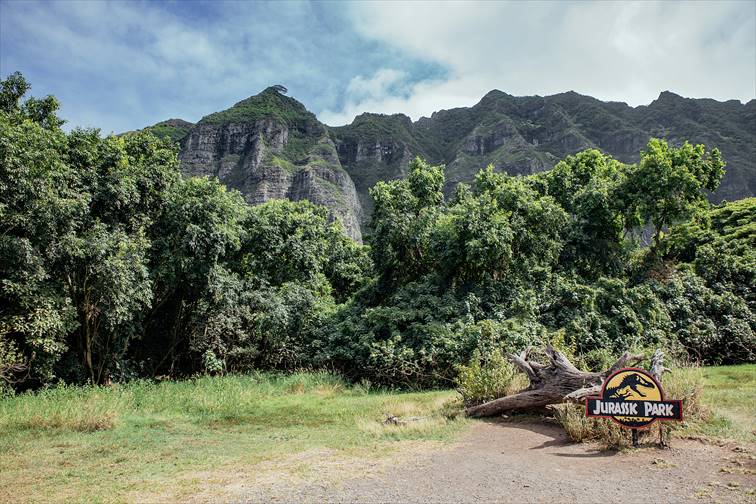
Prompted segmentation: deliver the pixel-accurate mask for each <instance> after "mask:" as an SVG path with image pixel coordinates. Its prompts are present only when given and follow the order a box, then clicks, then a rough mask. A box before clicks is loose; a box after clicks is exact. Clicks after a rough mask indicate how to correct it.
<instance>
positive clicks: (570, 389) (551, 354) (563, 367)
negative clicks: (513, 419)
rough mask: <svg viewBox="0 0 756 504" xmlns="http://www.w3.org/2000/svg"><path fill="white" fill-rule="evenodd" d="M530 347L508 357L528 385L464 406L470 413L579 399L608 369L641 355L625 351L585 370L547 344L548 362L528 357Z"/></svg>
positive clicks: (493, 412) (597, 385) (596, 389)
mask: <svg viewBox="0 0 756 504" xmlns="http://www.w3.org/2000/svg"><path fill="white" fill-rule="evenodd" d="M530 351H531V349H530V348H529V349H527V350H525V351H524V352H522V353H521V354H520V355H515V354H510V355H509V360H510V361H512V363H513V364H514V365H516V366H517V367H518V368H519V369H520V370H521V371H522V372H523V373H525V374H526V375H527V377H528V379H529V380H530V386H529V387H528V388H526V389H525V390H523V391H522V392H519V393H517V394H513V395H509V396H505V397H500V398H498V399H494V400H493V401H488V402H486V403H483V404H479V405H477V406H471V407H469V408H467V409H466V410H465V412H466V413H467V415H468V416H471V417H489V416H496V415H501V414H503V413H507V412H510V411H516V410H528V409H536V408H543V407H545V406H548V405H549V404H557V403H562V402H565V401H580V400H582V399H583V398H585V397H587V396H589V395H597V394H598V393H599V392H600V391H601V384H602V383H603V381H604V380H605V379H606V378H607V377H608V376H609V375H610V374H612V373H614V372H615V371H617V370H618V369H621V368H623V367H627V366H633V365H635V364H637V363H638V362H640V361H641V360H642V359H643V356H642V355H631V354H630V353H629V352H625V353H624V354H623V355H622V357H620V358H619V359H617V361H616V362H615V363H614V364H612V366H611V367H610V368H609V369H607V370H606V371H603V372H600V373H586V372H584V371H580V370H579V369H577V368H576V367H575V366H573V365H572V363H571V362H570V361H569V360H568V359H567V357H565V355H564V354H563V353H561V352H559V351H557V350H555V349H554V348H552V347H551V346H547V347H546V349H545V353H546V358H547V359H548V364H543V363H541V362H538V361H535V360H530V359H529V354H530Z"/></svg>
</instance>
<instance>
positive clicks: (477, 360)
mask: <svg viewBox="0 0 756 504" xmlns="http://www.w3.org/2000/svg"><path fill="white" fill-rule="evenodd" d="M517 377H518V374H517V370H516V369H515V368H514V366H513V365H512V364H510V363H509V361H508V360H507V359H506V358H505V357H504V356H503V355H502V353H501V350H499V349H498V348H497V349H495V350H493V351H492V352H491V353H490V354H489V355H488V356H487V357H486V358H485V359H483V357H482V356H481V353H480V351H478V350H475V351H474V352H473V354H472V357H471V358H470V362H469V364H467V365H459V366H457V378H456V380H455V381H456V384H457V391H458V392H459V393H460V394H461V395H462V399H463V401H464V403H465V406H466V407H468V406H472V405H476V404H481V403H484V402H486V401H490V400H492V399H496V398H497V397H503V396H505V395H509V394H511V393H514V392H517V390H516V389H517V388H518V387H519V388H521V386H522V384H521V383H520V382H521V380H520V381H518V380H517V379H516V378H517Z"/></svg>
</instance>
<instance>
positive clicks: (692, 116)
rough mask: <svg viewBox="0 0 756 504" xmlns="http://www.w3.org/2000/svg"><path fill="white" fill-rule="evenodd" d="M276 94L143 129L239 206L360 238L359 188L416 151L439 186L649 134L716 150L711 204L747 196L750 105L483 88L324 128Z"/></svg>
mask: <svg viewBox="0 0 756 504" xmlns="http://www.w3.org/2000/svg"><path fill="white" fill-rule="evenodd" d="M283 92H285V90H283V89H282V88H279V87H272V88H268V89H266V90H265V91H263V92H262V93H260V94H258V95H256V96H253V97H250V98H247V99H246V100H243V101H241V102H239V103H237V104H236V105H234V106H233V107H231V108H230V109H228V110H224V111H222V112H216V113H214V114H210V115H209V116H206V117H204V118H203V119H202V120H201V121H199V122H198V123H197V124H191V123H187V122H185V121H181V120H177V119H172V120H169V121H164V122H163V123H159V124H157V125H155V126H152V127H150V129H151V130H152V131H153V132H154V133H155V134H158V135H161V136H166V137H170V138H172V139H174V140H177V141H180V144H181V151H180V155H179V157H180V159H181V168H182V170H183V171H184V172H185V173H188V174H192V175H213V176H216V177H218V178H219V179H221V180H222V181H223V182H225V183H226V184H227V185H228V186H229V187H232V188H235V189H239V190H240V191H241V192H242V193H243V194H244V195H245V197H246V199H247V201H249V202H250V203H254V204H256V203H262V202H264V201H267V200H269V199H273V198H288V199H291V200H303V199H306V200H309V201H312V202H313V203H316V204H321V205H325V206H327V207H328V208H329V209H330V212H331V217H332V218H334V219H335V218H338V219H340V220H341V221H342V223H343V224H344V227H345V228H346V231H347V233H348V234H349V235H350V236H352V237H353V238H355V239H356V240H361V236H362V234H361V226H362V227H364V225H365V224H366V222H367V219H368V217H369V215H370V213H371V211H372V200H371V199H370V196H369V193H368V191H369V189H370V188H371V187H372V186H373V185H375V183H376V182H378V181H380V180H391V179H396V178H402V177H404V176H406V173H407V168H408V164H409V162H410V161H411V160H412V158H414V157H415V156H421V157H423V158H425V159H426V160H428V161H429V162H432V163H434V164H445V165H446V172H445V173H446V180H447V190H449V191H450V190H451V189H453V187H454V186H455V185H456V184H457V183H459V182H467V181H470V180H472V179H473V177H474V176H475V174H476V173H477V172H478V170H480V169H481V168H484V167H485V166H487V165H488V164H493V165H494V168H495V169H496V170H497V171H504V172H507V173H509V174H522V175H527V174H530V173H535V172H540V171H544V170H548V169H550V168H552V167H553V166H554V165H555V164H556V163H557V162H558V161H559V160H560V159H562V158H564V157H565V156H567V155H570V154H574V153H576V152H578V151H580V150H583V149H587V148H598V149H600V150H603V151H604V152H607V153H608V154H611V155H612V156H614V157H615V158H617V159H619V160H620V161H623V162H626V163H634V162H637V161H638V159H639V157H640V156H639V153H640V150H641V149H642V148H643V147H644V146H645V145H646V143H647V142H648V139H649V138H650V137H661V138H666V139H667V140H668V141H670V142H671V143H673V144H680V143H682V142H683V141H685V140H689V141H690V142H692V143H704V144H706V146H707V147H709V148H713V147H718V148H719V149H720V150H721V151H722V155H723V157H724V159H725V160H726V161H727V173H726V175H725V177H724V180H723V181H722V184H721V186H720V188H719V189H718V190H717V191H716V192H715V193H714V194H713V195H712V196H711V199H712V200H714V201H720V200H723V199H728V200H735V199H739V198H743V197H749V196H753V195H754V194H756V100H752V101H750V102H749V103H747V104H745V105H743V104H741V103H740V102H738V101H735V100H732V101H728V102H717V101H714V100H708V99H688V98H682V97H680V96H677V95H675V94H673V93H670V92H663V93H661V95H659V98H658V99H657V100H655V101H654V102H652V103H651V104H650V105H648V106H640V107H635V108H633V107H629V106H628V105H626V104H624V103H616V102H602V101H599V100H596V99H594V98H591V97H589V96H582V95H579V94H577V93H573V92H569V93H562V94H558V95H553V96H546V97H540V96H525V97H515V96H511V95H508V94H506V93H503V92H501V91H491V92H490V93H488V94H487V95H486V96H484V97H483V98H482V99H481V101H480V102H479V103H477V104H476V105H474V106H473V107H468V108H457V109H451V110H442V111H439V112H435V113H433V115H431V117H423V118H421V119H420V120H418V121H416V122H412V120H410V118H409V117H407V116H405V115H403V114H394V115H382V114H368V113H366V114H361V115H359V116H357V117H356V118H355V120H354V121H353V122H352V124H350V125H348V126H341V127H336V128H329V127H327V126H325V125H324V124H322V123H321V122H319V121H318V120H317V118H316V117H315V115H313V114H312V113H310V112H309V111H307V109H305V107H304V106H303V105H302V104H301V103H299V102H298V101H296V100H294V99H293V98H289V97H287V96H285V95H284V94H283Z"/></svg>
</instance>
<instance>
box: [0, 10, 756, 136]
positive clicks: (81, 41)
mask: <svg viewBox="0 0 756 504" xmlns="http://www.w3.org/2000/svg"><path fill="white" fill-rule="evenodd" d="M15 71H20V72H21V73H23V74H24V76H25V77H26V78H27V80H28V81H30V82H31V84H32V92H31V94H32V95H33V96H44V95H47V94H53V95H55V96H56V97H58V99H59V100H60V101H61V103H62V108H61V116H62V117H63V118H64V119H66V120H67V121H68V127H69V128H71V127H75V126H82V127H97V128H101V130H102V131H103V133H111V132H115V133H119V132H123V131H128V130H133V129H138V128H142V127H144V126H147V125H150V124H154V123H156V122H159V121H161V120H165V119H168V118H176V117H177V118H182V119H185V120H188V121H192V122H195V121H198V120H199V119H200V118H201V117H203V116H204V115H207V114H210V113H212V112H215V111H218V110H223V109H226V108H228V107H230V106H231V105H233V104H234V103H236V102H237V101H239V100H242V99H244V98H246V97H248V96H251V95H254V94H257V93H259V92H260V91H261V90H263V89H265V88H266V87H268V86H270V85H273V84H281V85H283V86H285V87H287V88H288V90H289V95H290V96H293V97H295V98H297V99H298V100H299V101H301V102H302V103H304V104H305V105H306V106H307V108H308V109H310V110H311V111H312V112H314V113H315V114H317V116H318V118H319V119H320V120H321V121H323V122H325V123H326V124H329V125H332V126H337V125H342V124H347V123H350V122H351V121H352V120H353V119H354V117H355V116H356V115H357V114H360V113H362V112H379V113H397V112H402V113H405V114H407V115H409V116H410V117H412V119H414V120H417V119H418V118H420V117H422V116H429V115H430V114H431V113H432V112H434V111H436V110H441V109H448V108H453V107H461V106H471V105H474V104H475V103H477V102H478V101H479V100H480V98H481V97H482V96H483V95H485V94H486V93H487V92H488V91H490V90H492V89H499V90H501V91H504V92H506V93H509V94H512V95H517V96H523V95H542V96H543V95H550V94H555V93H560V92H564V91H576V92H578V93H581V94H586V95H590V96H594V97H596V98H599V99H601V100H612V101H623V102H626V103H628V104H630V105H632V106H637V105H647V104H649V103H650V102H651V101H653V100H654V99H655V98H656V97H658V95H659V93H660V92H661V91H664V90H669V91H673V92H675V93H677V94H679V95H682V96H686V97H693V98H703V97H706V98H714V99H717V100H728V99H737V100H741V101H742V102H747V101H749V100H751V99H754V98H755V97H756V1H754V0H744V1H732V2H731V1H715V2H706V1H696V2H672V1H662V2H645V1H644V2H606V3H603V2H598V1H575V2H571V1H563V2H537V1H520V2H493V1H487V2H480V3H475V2H459V3H455V2H443V3H433V2H427V3H424V2H419V1H415V2H407V3H400V2H368V1H360V2H356V1H355V2H286V1H278V2H272V3H265V2H252V1H236V2H221V1H215V2H207V3H205V2H199V1H163V2H155V1H128V2H105V1H99V0H87V1H62V0H61V1H56V2H37V1H34V0H0V75H1V76H2V78H5V77H6V76H7V75H8V74H10V73H12V72H15Z"/></svg>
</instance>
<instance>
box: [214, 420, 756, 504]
mask: <svg viewBox="0 0 756 504" xmlns="http://www.w3.org/2000/svg"><path fill="white" fill-rule="evenodd" d="M752 449H753V447H750V448H749V447H745V446H742V445H734V444H733V445H725V446H714V445H710V444H704V443H701V442H698V441H690V440H675V441H673V445H672V448H671V449H665V450H660V449H656V448H651V447H648V448H641V449H638V450H634V451H628V452H619V453H617V452H606V451H604V452H602V451H599V450H598V449H597V448H596V447H593V446H590V445H580V444H572V443H571V442H569V440H568V439H567V438H566V436H565V435H564V432H563V430H562V429H561V428H560V427H558V426H556V425H552V424H549V423H545V422H522V423H519V422H478V423H476V424H475V425H473V426H472V428H471V429H470V431H469V432H468V433H467V434H465V435H464V436H463V437H462V438H461V440H460V441H459V442H457V443H455V444H453V445H451V447H447V448H444V449H436V450H424V451H419V452H417V453H415V454H414V455H412V456H409V457H404V458H403V460H402V461H401V462H400V463H398V464H395V465H391V466H383V467H381V468H378V469H375V470H372V471H371V470H367V471H366V472H364V473H363V474H361V475H360V476H357V477H355V476H354V474H352V475H349V476H347V477H346V478H345V479H342V480H339V479H338V478H334V476H336V475H334V474H326V472H328V471H325V472H319V471H318V470H317V464H318V461H317V460H311V461H310V462H312V463H313V464H315V466H314V469H315V471H314V472H313V473H312V474H311V475H309V476H308V477H306V478H303V479H300V481H299V482H297V483H295V482H294V481H293V480H292V479H291V477H290V475H285V474H283V473H281V474H280V478H275V477H274V478H270V476H274V475H271V474H268V475H267V477H266V478H265V480H266V484H263V485H257V484H255V482H253V481H250V482H248V484H243V483H242V484H239V483H237V484H236V485H235V488H234V490H235V491H234V492H233V493H236V495H235V496H234V497H231V500H239V501H245V502H263V501H264V502H271V501H273V502H276V501H278V502H290V501H298V502H299V501H305V502H493V501H497V502H518V503H519V502H581V503H593V502H597V503H598V502H601V503H607V502H632V503H638V502H728V503H734V502H756V497H754V488H755V487H756V476H754V471H755V470H756V460H754V459H755V458H756V457H754V454H753V451H752ZM316 458H317V457H316ZM327 465H328V464H326V466H327ZM331 465H333V464H332V463H331ZM260 482H261V483H262V481H260ZM237 492H238V493H237ZM229 497H230V496H229Z"/></svg>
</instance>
